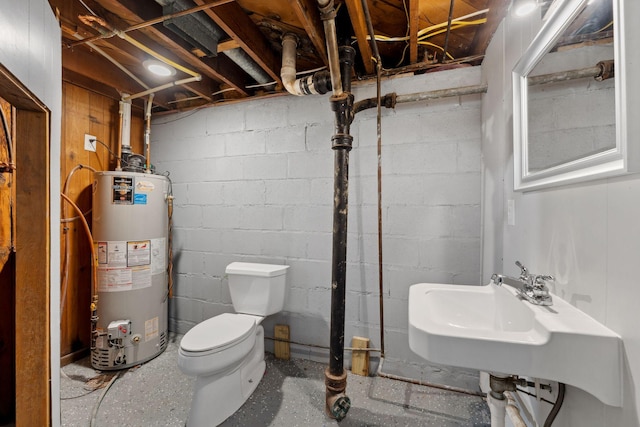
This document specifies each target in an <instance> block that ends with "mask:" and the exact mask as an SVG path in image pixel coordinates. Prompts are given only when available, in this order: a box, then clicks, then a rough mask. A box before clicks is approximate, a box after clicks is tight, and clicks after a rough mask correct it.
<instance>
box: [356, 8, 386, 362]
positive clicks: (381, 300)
mask: <svg viewBox="0 0 640 427" xmlns="http://www.w3.org/2000/svg"><path fill="white" fill-rule="evenodd" d="M361 3H362V10H363V13H364V18H365V21H366V23H367V31H369V40H370V42H371V49H372V50H373V54H374V56H375V58H374V60H375V65H376V111H377V113H376V135H377V141H378V142H377V148H378V153H377V154H378V292H379V296H378V298H379V301H378V306H379V311H380V349H381V351H380V353H381V354H380V356H381V357H384V281H383V270H382V93H381V92H382V91H381V80H382V59H381V58H380V52H379V51H378V44H377V43H376V37H375V31H374V30H373V23H372V21H371V14H370V13H369V5H368V4H367V0H361Z"/></svg>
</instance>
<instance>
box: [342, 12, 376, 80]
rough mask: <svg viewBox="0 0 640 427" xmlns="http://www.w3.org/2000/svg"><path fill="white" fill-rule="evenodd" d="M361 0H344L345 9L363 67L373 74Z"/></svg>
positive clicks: (371, 55)
mask: <svg viewBox="0 0 640 427" xmlns="http://www.w3.org/2000/svg"><path fill="white" fill-rule="evenodd" d="M360 1H361V0H345V3H346V4H347V10H348V11H349V17H350V18H351V25H352V26H353V31H354V32H355V33H356V40H357V42H358V48H359V50H360V56H361V57H362V62H363V64H364V69H365V71H366V72H367V74H373V73H374V72H375V69H374V66H373V61H372V60H371V58H372V57H373V54H372V53H371V45H370V44H369V41H368V40H367V39H368V35H369V33H368V31H367V23H366V21H365V18H364V12H363V10H362V3H360Z"/></svg>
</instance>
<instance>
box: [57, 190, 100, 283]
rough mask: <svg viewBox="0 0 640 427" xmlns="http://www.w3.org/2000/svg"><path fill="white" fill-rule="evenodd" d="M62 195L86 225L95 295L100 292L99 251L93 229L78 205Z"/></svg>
mask: <svg viewBox="0 0 640 427" xmlns="http://www.w3.org/2000/svg"><path fill="white" fill-rule="evenodd" d="M60 196H61V197H62V198H63V199H64V200H66V201H67V202H68V203H69V204H70V205H71V207H72V208H73V209H74V210H75V211H76V213H77V214H78V216H80V221H82V225H83V226H84V231H85V232H86V233H87V238H88V239H89V247H90V248H91V266H92V268H91V272H92V273H93V274H92V280H93V293H94V295H97V294H98V253H97V252H96V248H95V246H94V245H93V237H92V235H91V229H90V228H89V223H88V222H87V219H86V218H85V217H84V214H83V213H82V210H80V208H79V207H78V205H76V204H75V203H74V202H73V201H72V200H71V199H70V198H69V197H68V196H67V195H66V194H64V193H60Z"/></svg>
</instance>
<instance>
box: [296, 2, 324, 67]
mask: <svg viewBox="0 0 640 427" xmlns="http://www.w3.org/2000/svg"><path fill="white" fill-rule="evenodd" d="M289 4H290V5H291V7H292V8H293V10H294V11H295V12H296V16H297V17H298V19H299V20H300V22H301V23H302V26H303V27H304V30H305V31H306V32H307V35H308V36H309V39H310V40H311V43H312V44H313V47H314V48H315V49H316V51H317V52H318V55H320V57H321V58H322V61H323V62H324V65H329V58H328V57H327V44H326V41H325V38H324V29H323V26H322V22H321V20H320V11H319V10H318V3H317V2H316V1H315V0H289Z"/></svg>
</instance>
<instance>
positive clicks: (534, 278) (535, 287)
mask: <svg viewBox="0 0 640 427" xmlns="http://www.w3.org/2000/svg"><path fill="white" fill-rule="evenodd" d="M516 265H517V266H518V267H520V277H518V278H517V279H516V278H515V277H509V276H504V275H502V274H494V275H493V276H491V281H492V282H493V283H495V284H496V285H497V286H502V284H505V285H508V286H511V287H512V288H514V289H516V290H517V291H518V295H521V296H522V298H524V299H526V300H527V301H529V302H530V303H531V304H536V305H552V304H553V300H552V298H551V295H550V294H549V288H548V287H547V281H549V280H554V278H553V276H549V275H543V274H531V273H529V270H528V269H527V267H525V266H524V265H522V263H521V262H520V261H516Z"/></svg>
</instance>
